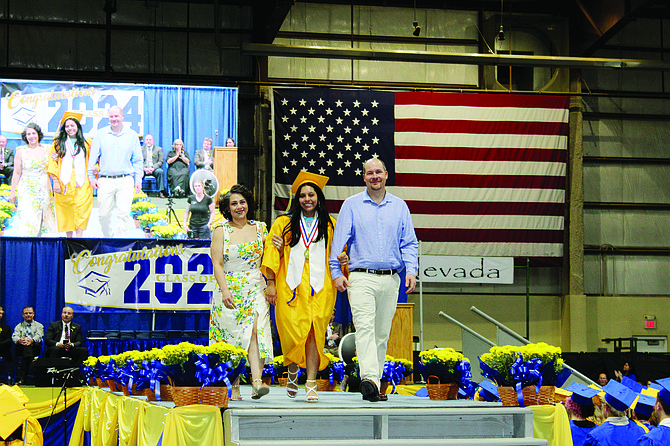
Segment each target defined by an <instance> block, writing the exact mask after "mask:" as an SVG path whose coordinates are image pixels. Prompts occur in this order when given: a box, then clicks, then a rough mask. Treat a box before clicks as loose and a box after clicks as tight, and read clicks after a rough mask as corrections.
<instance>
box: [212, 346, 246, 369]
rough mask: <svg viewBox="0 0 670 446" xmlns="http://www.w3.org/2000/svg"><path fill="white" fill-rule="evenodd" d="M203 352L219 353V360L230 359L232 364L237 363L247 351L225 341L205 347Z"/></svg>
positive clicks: (225, 360)
mask: <svg viewBox="0 0 670 446" xmlns="http://www.w3.org/2000/svg"><path fill="white" fill-rule="evenodd" d="M205 353H208V354H209V353H215V354H217V355H219V357H220V358H221V361H224V362H227V361H232V362H233V364H237V363H238V362H240V361H241V360H242V359H244V358H245V357H246V356H247V351H246V350H245V349H243V348H242V347H235V346H234V345H230V344H227V343H225V342H217V343H215V344H212V345H210V346H208V347H205Z"/></svg>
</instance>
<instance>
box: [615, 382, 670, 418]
mask: <svg viewBox="0 0 670 446" xmlns="http://www.w3.org/2000/svg"><path fill="white" fill-rule="evenodd" d="M668 384H669V385H670V383H668ZM603 391H605V401H607V403H609V405H610V406H612V407H613V408H615V409H616V410H626V409H628V408H629V407H630V405H631V404H633V401H635V397H636V396H637V395H636V394H635V393H634V392H633V391H632V390H630V389H629V388H628V387H626V386H624V385H623V384H621V383H619V382H617V381H614V380H613V379H611V380H610V382H608V383H607V385H606V386H605V387H603ZM669 396H670V393H669Z"/></svg>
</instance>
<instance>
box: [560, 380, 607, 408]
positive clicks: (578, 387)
mask: <svg viewBox="0 0 670 446" xmlns="http://www.w3.org/2000/svg"><path fill="white" fill-rule="evenodd" d="M564 389H565V390H567V391H570V392H572V396H571V397H570V398H571V399H572V401H574V402H575V403H577V404H582V405H584V406H586V405H589V404H591V405H593V400H592V398H593V397H594V396H596V395H598V394H599V393H600V390H598V389H594V388H592V387H588V386H585V385H584V384H580V383H572V384H570V385H569V386H568V387H565V388H564Z"/></svg>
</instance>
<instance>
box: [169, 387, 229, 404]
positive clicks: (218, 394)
mask: <svg viewBox="0 0 670 446" xmlns="http://www.w3.org/2000/svg"><path fill="white" fill-rule="evenodd" d="M172 397H173V398H174V405H175V406H188V405H190V404H208V405H211V406H216V407H228V388H227V387H203V388H202V389H200V387H185V386H175V387H173V388H172Z"/></svg>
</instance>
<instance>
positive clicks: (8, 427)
mask: <svg viewBox="0 0 670 446" xmlns="http://www.w3.org/2000/svg"><path fill="white" fill-rule="evenodd" d="M19 395H21V394H20V393H19ZM23 396H24V397H25V395H23ZM29 416H30V411H29V410H28V409H26V408H25V406H24V403H22V402H21V400H20V398H19V397H17V394H16V391H13V390H12V389H11V388H10V387H9V386H2V387H0V437H2V438H3V439H5V438H7V437H9V436H10V435H11V434H12V432H14V431H15V430H16V429H18V428H19V427H20V426H21V425H22V424H23V422H24V421H26V420H27V419H28V417H29Z"/></svg>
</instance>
